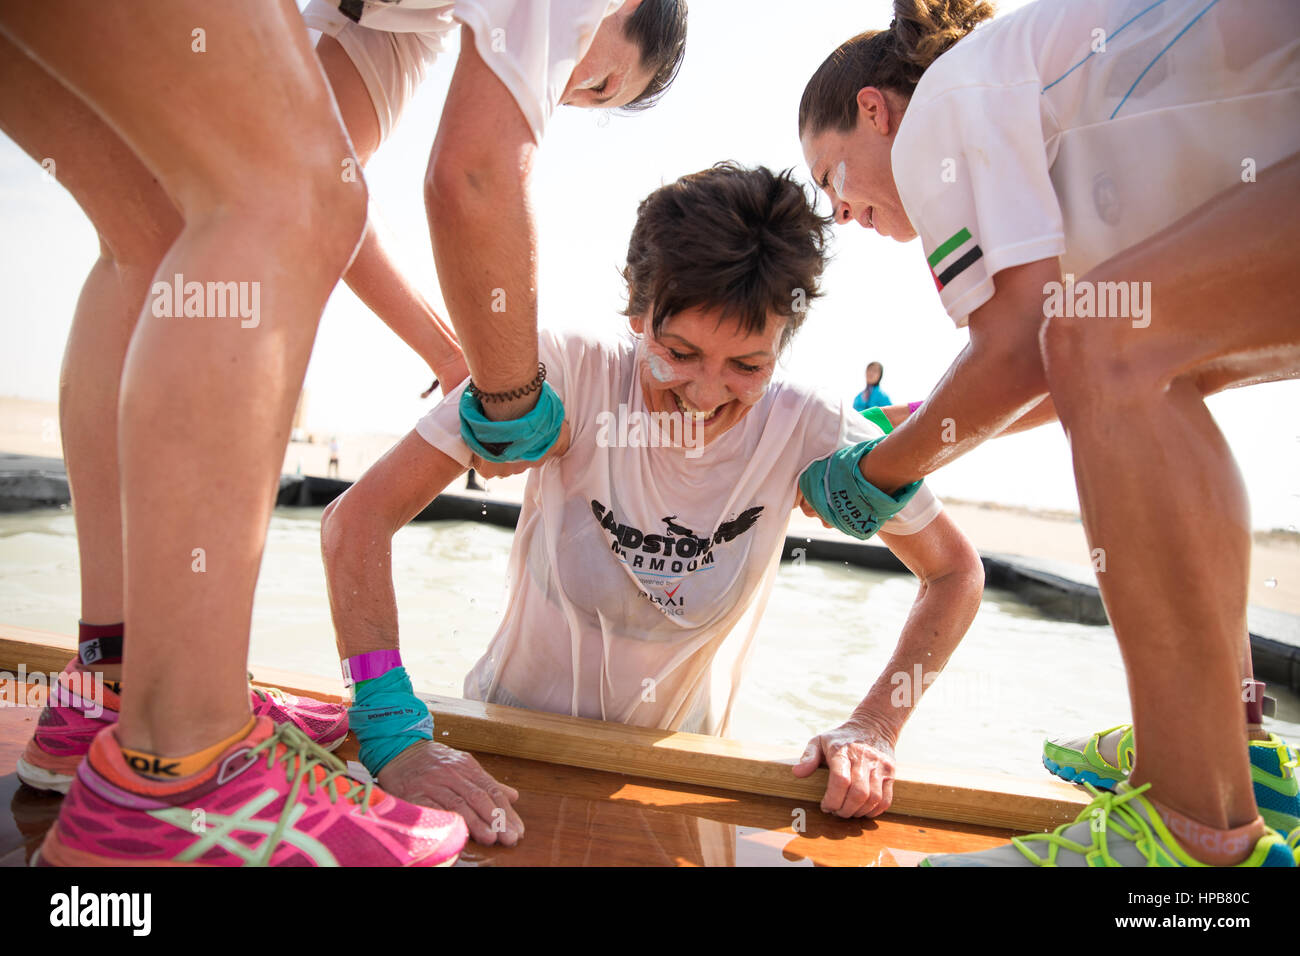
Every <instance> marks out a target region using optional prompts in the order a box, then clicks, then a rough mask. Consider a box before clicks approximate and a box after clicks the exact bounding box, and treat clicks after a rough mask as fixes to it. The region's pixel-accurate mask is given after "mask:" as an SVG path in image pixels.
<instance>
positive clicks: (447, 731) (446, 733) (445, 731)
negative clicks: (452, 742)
mask: <svg viewBox="0 0 1300 956" xmlns="http://www.w3.org/2000/svg"><path fill="white" fill-rule="evenodd" d="M442 735H443V736H444V737H450V736H451V731H450V730H444V731H443V732H442Z"/></svg>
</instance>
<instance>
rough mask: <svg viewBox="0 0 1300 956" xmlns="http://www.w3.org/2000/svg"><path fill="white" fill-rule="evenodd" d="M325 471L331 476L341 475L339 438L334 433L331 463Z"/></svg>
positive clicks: (331, 441) (332, 436)
mask: <svg viewBox="0 0 1300 956" xmlns="http://www.w3.org/2000/svg"><path fill="white" fill-rule="evenodd" d="M325 473H326V475H327V476H328V477H330V478H337V477H338V476H339V440H338V437H337V436H334V435H331V436H330V463H329V468H328V469H326V472H325Z"/></svg>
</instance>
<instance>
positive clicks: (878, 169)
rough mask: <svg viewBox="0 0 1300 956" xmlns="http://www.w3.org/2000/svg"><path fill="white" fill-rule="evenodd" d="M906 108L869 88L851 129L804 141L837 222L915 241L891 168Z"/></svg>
mask: <svg viewBox="0 0 1300 956" xmlns="http://www.w3.org/2000/svg"><path fill="white" fill-rule="evenodd" d="M905 108H906V101H905V100H903V98H902V97H899V96H897V95H895V94H893V93H888V92H885V91H881V90H877V89H875V88H874V87H867V88H866V89H863V90H861V91H859V93H858V122H857V125H856V126H855V127H854V128H853V129H852V130H849V131H848V132H840V131H838V130H835V129H824V130H822V131H820V132H818V133H815V134H813V133H811V132H809V131H805V132H804V135H803V138H802V140H801V141H800V143H801V145H802V146H803V156H804V160H805V161H806V162H807V163H808V169H809V170H810V171H811V172H812V176H813V182H815V183H816V184H817V186H818V187H819V188H820V189H821V190H822V191H823V192H825V193H826V195H827V196H829V197H830V200H831V210H832V214H833V216H834V219H835V222H836V223H838V224H841V225H843V224H844V223H848V222H856V223H858V224H859V225H861V226H862V227H863V228H865V229H875V230H876V232H878V233H880V234H881V235H882V236H889V237H890V238H891V239H896V240H898V241H899V242H907V241H908V240H909V239H915V238H916V230H915V229H913V228H912V223H911V222H910V220H908V218H907V212H906V211H905V210H904V209H903V202H902V200H901V199H899V198H898V187H897V186H895V185H894V174H893V170H892V169H891V167H890V150H891V149H893V146H894V136H895V134H896V133H897V130H898V124H899V122H900V121H901V119H902V115H903V111H904V109H905Z"/></svg>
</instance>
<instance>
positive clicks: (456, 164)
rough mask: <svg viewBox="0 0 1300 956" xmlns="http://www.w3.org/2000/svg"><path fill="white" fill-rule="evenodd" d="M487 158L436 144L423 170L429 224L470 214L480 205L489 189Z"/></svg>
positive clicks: (425, 207)
mask: <svg viewBox="0 0 1300 956" xmlns="http://www.w3.org/2000/svg"><path fill="white" fill-rule="evenodd" d="M489 161H490V158H489V157H475V156H470V155H467V153H466V152H465V151H464V150H457V149H452V148H449V147H445V146H443V147H439V148H437V149H435V150H434V151H433V154H432V155H431V156H430V157H429V166H428V168H427V169H426V170H425V173H424V209H425V212H426V213H427V214H428V216H429V221H430V223H434V224H436V223H438V222H439V221H445V220H447V219H453V220H454V219H457V218H464V217H466V216H469V215H470V214H471V213H472V211H473V210H475V209H479V208H481V207H482V205H483V203H484V202H485V201H486V199H487V197H488V194H489V192H490V191H491V188H492V180H493V175H492V173H491V171H490V165H489Z"/></svg>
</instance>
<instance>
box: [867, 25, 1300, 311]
mask: <svg viewBox="0 0 1300 956" xmlns="http://www.w3.org/2000/svg"><path fill="white" fill-rule="evenodd" d="M1297 151H1300V2H1297V0H1218V2H1217V3H1210V2H1209V0H1195V2H1190V0H1039V2H1037V3H1034V4H1031V5H1029V6H1026V7H1023V8H1022V9H1020V10H1017V11H1015V12H1014V13H1011V14H1008V15H1007V16H1005V17H998V18H996V19H994V20H993V21H991V22H988V23H985V24H982V25H981V26H979V27H978V28H976V29H975V31H974V32H973V33H971V34H970V35H969V36H967V37H965V38H964V39H962V40H961V41H959V42H958V43H957V44H956V45H955V46H954V47H953V48H952V49H950V50H949V51H948V52H947V53H945V54H943V56H941V57H939V59H937V60H936V61H935V62H934V63H933V64H932V65H931V66H930V68H929V69H928V70H926V72H925V74H924V75H923V76H922V77H921V81H920V83H919V84H918V85H917V88H916V92H915V94H914V95H913V96H912V99H911V102H910V103H909V105H908V107H907V111H906V113H905V114H904V116H903V120H902V123H901V125H900V126H899V130H898V136H897V138H896V139H895V141H894V146H893V153H892V165H893V170H894V179H895V182H896V184H897V186H898V192H899V197H900V198H901V199H902V201H903V206H904V208H905V209H906V211H907V215H908V218H909V219H910V220H911V222H912V225H913V226H914V227H915V228H916V231H917V233H918V235H919V236H920V239H921V244H922V246H923V248H924V250H925V255H926V258H927V260H928V262H929V265H930V269H931V271H932V273H933V274H934V278H935V282H936V285H938V286H939V289H940V296H941V297H942V299H943V304H944V307H945V308H946V309H947V311H948V314H949V315H950V316H951V317H952V318H953V320H954V321H955V322H956V323H957V325H958V326H963V325H965V324H966V322H967V319H968V317H969V316H970V313H971V312H973V311H975V310H976V309H977V308H979V307H980V306H981V305H983V304H984V303H985V302H987V301H988V300H989V299H990V298H992V296H993V291H994V290H993V279H992V277H993V275H994V274H995V273H997V272H999V271H1000V270H1002V269H1006V268H1008V267H1010V266H1016V265H1023V264H1025V263H1028V262H1034V261H1037V260H1039V259H1046V258H1051V257H1054V256H1059V257H1060V261H1061V269H1062V272H1063V273H1067V274H1072V275H1074V276H1075V277H1076V278H1081V277H1082V276H1083V274H1084V273H1086V272H1087V271H1088V270H1089V269H1091V268H1092V267H1094V266H1096V265H1098V264H1100V263H1101V262H1104V261H1105V260H1106V259H1109V258H1110V257H1111V256H1113V255H1115V254H1116V253H1118V252H1121V251H1122V250H1124V249H1126V248H1128V247H1130V246H1132V245H1134V244H1136V243H1138V242H1140V241H1142V240H1143V239H1146V238H1148V237H1149V236H1151V235H1153V234H1155V233H1156V232H1159V231H1160V230H1161V229H1164V228H1165V227H1166V226H1169V225H1171V224H1172V223H1174V222H1175V221H1177V220H1178V219H1180V218H1182V217H1183V216H1185V215H1186V214H1188V213H1189V212H1191V211H1192V210H1193V209H1195V208H1196V207H1197V206H1200V205H1201V204H1203V203H1205V202H1207V201H1209V200H1210V199H1211V198H1213V197H1214V196H1216V195H1218V194H1219V193H1221V192H1223V191H1224V190H1226V189H1228V188H1229V187H1231V186H1234V185H1242V184H1243V182H1244V183H1246V186H1245V188H1249V182H1250V181H1251V180H1252V179H1253V177H1254V176H1255V175H1262V174H1263V171H1264V170H1266V169H1267V167H1268V166H1270V165H1272V164H1273V163H1276V162H1278V161H1279V160H1282V159H1285V158H1286V157H1288V156H1290V155H1292V154H1293V153H1295V152H1297Z"/></svg>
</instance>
